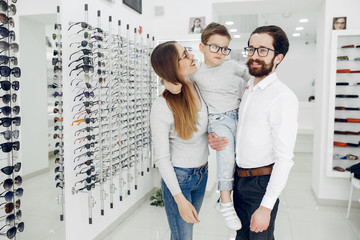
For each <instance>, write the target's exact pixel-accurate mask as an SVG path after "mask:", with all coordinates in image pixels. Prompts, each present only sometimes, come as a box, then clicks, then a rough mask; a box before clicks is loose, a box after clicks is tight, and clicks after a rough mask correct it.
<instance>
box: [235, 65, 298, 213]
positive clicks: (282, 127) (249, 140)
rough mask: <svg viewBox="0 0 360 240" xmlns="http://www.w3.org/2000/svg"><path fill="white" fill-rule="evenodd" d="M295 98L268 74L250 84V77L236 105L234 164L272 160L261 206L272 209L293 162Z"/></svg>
mask: <svg viewBox="0 0 360 240" xmlns="http://www.w3.org/2000/svg"><path fill="white" fill-rule="evenodd" d="M298 108H299V101H298V99H297V97H296V96H295V94H294V93H293V92H292V91H291V90H290V89H289V88H288V87H287V86H285V85H284V84H283V83H282V82H281V81H280V80H279V79H278V77H277V75H276V73H275V72H274V73H272V74H270V75H269V76H267V77H266V78H264V79H263V80H261V81H260V82H259V83H258V84H256V85H255V86H254V78H252V79H251V80H250V81H249V82H248V85H247V87H246V89H245V93H244V95H243V99H242V101H241V104H240V108H239V122H238V130H237V138H236V164H237V165H238V166H239V167H240V168H258V167H263V166H267V165H270V164H272V163H275V164H274V166H273V170H272V173H271V177H270V181H269V183H268V186H267V189H266V193H265V195H264V197H263V199H262V202H261V205H262V206H264V207H266V208H269V209H272V208H273V207H274V205H275V202H276V200H277V198H278V197H279V196H280V193H281V191H282V190H283V189H284V187H285V184H286V181H287V178H288V175H289V172H290V169H291V167H292V166H293V164H294V162H293V160H292V158H293V157H294V154H293V151H294V145H295V140H296V134H297V128H298V124H297V117H298Z"/></svg>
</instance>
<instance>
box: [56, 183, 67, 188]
mask: <svg viewBox="0 0 360 240" xmlns="http://www.w3.org/2000/svg"><path fill="white" fill-rule="evenodd" d="M64 185H65V184H64V182H57V183H56V185H55V186H56V187H57V188H64Z"/></svg>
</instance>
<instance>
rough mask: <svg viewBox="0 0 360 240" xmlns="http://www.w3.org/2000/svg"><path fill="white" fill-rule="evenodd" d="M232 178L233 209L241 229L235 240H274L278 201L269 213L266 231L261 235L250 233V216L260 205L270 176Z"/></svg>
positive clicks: (236, 176)
mask: <svg viewBox="0 0 360 240" xmlns="http://www.w3.org/2000/svg"><path fill="white" fill-rule="evenodd" d="M234 177H235V181H234V193H233V194H234V195H233V196H234V207H235V211H236V214H237V215H238V216H239V218H240V220H241V224H242V228H241V229H240V230H238V231H237V234H236V240H274V239H275V238H274V230H275V219H276V214H277V211H278V206H279V199H278V200H277V201H276V203H275V205H274V208H273V209H272V211H271V214H270V224H269V227H268V229H267V230H266V231H263V232H261V233H260V232H259V233H256V232H252V231H250V220H251V216H252V214H253V213H254V212H255V211H256V210H257V209H258V208H259V206H260V204H261V201H262V199H263V197H264V195H265V192H266V188H267V185H268V183H269V179H270V175H265V176H257V177H239V176H238V175H237V173H235V174H234Z"/></svg>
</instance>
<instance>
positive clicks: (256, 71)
mask: <svg viewBox="0 0 360 240" xmlns="http://www.w3.org/2000/svg"><path fill="white" fill-rule="evenodd" d="M274 58H275V57H274ZM274 58H273V59H272V60H271V62H270V63H269V64H265V62H264V61H261V60H259V59H255V60H254V59H251V58H249V59H248V61H247V62H246V65H247V66H248V68H249V73H250V75H252V76H254V77H265V76H267V75H269V74H270V73H271V71H272V70H273V67H274ZM253 62H256V63H257V64H261V67H260V68H252V67H251V64H252V63H253Z"/></svg>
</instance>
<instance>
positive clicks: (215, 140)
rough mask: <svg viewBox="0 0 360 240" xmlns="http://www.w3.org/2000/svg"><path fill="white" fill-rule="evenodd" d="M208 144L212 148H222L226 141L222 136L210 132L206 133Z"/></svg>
mask: <svg viewBox="0 0 360 240" xmlns="http://www.w3.org/2000/svg"><path fill="white" fill-rule="evenodd" d="M208 141H209V145H210V147H211V148H212V149H214V150H224V148H225V147H226V146H227V144H228V141H227V139H226V138H224V137H218V136H217V135H216V133H214V132H211V133H209V135H208Z"/></svg>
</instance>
